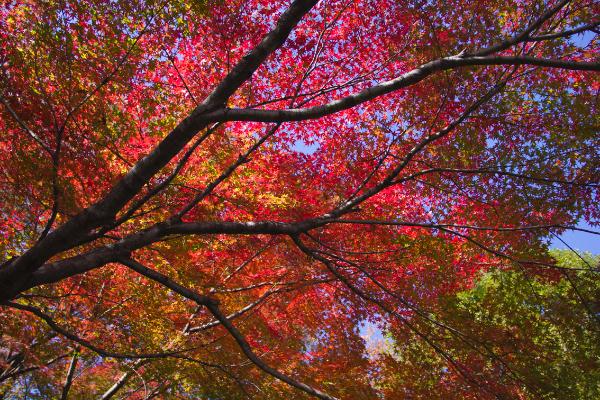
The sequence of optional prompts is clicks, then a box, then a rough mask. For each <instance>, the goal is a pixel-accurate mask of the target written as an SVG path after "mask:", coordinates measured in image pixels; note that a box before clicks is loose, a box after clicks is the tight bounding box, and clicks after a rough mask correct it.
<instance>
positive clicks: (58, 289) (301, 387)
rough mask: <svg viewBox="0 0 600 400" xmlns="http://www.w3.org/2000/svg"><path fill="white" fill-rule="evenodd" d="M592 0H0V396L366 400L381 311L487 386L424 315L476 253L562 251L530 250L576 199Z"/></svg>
mask: <svg viewBox="0 0 600 400" xmlns="http://www.w3.org/2000/svg"><path fill="white" fill-rule="evenodd" d="M598 11H600V10H599V6H598V4H596V3H594V2H592V1H587V0H583V1H566V0H563V1H551V2H542V1H524V2H522V1H508V2H500V3H496V2H491V1H490V2H488V1H484V2H466V1H464V0H453V1H444V2H434V1H421V0H419V1H408V2H394V1H388V0H365V1H355V2H351V1H346V0H321V1H317V0H296V1H293V2H292V3H291V4H289V3H288V2H268V1H262V2H258V1H253V0H248V1H233V2H221V1H211V2H200V1H199V0H196V1H193V2H177V1H175V2H156V1H128V2H105V1H100V0H89V1H84V0H81V1H74V2H65V1H46V2H36V1H12V2H5V3H4V4H3V7H2V9H1V11H0V12H1V18H0V24H1V25H0V39H1V43H2V45H1V46H2V47H1V51H0V62H1V65H2V70H1V73H2V78H1V79H2V81H1V85H0V100H1V102H2V111H1V114H0V124H1V129H2V132H3V134H2V136H1V137H0V149H1V153H0V154H1V155H2V163H1V166H0V168H1V171H2V178H1V179H0V187H1V189H2V190H1V191H0V204H2V208H1V213H2V217H3V220H4V221H3V224H2V227H1V228H0V238H1V242H0V250H1V251H2V254H3V256H4V259H5V261H4V262H3V264H2V265H1V267H0V303H1V304H2V308H1V314H0V320H1V326H2V343H3V348H4V356H3V357H4V362H3V364H2V367H3V371H4V372H2V375H1V379H2V381H3V384H4V385H5V386H4V390H5V393H7V394H8V395H9V396H25V397H28V398H36V397H38V398H54V397H56V398H90V395H91V396H96V397H99V398H103V399H108V398H113V397H115V396H122V397H123V396H124V397H129V398H152V397H162V398H178V397H183V398H218V397H226V398H236V397H240V398H242V397H248V396H253V395H256V394H259V396H260V397H265V398H283V397H285V396H289V395H290V393H293V395H294V396H297V395H298V393H300V395H302V396H304V395H305V396H307V397H311V396H314V397H317V398H321V399H332V398H374V397H377V396H378V395H380V394H381V392H379V389H378V386H377V385H376V384H374V383H373V381H372V379H371V377H372V374H370V373H369V371H370V366H371V362H372V360H370V359H369V358H368V357H365V353H364V350H365V349H364V341H363V340H362V339H361V337H360V333H359V329H358V326H360V324H361V322H364V321H372V322H376V321H379V322H380V323H383V321H385V323H386V324H390V325H391V326H392V327H393V328H392V329H393V330H402V331H404V332H407V334H409V335H410V336H411V337H412V338H413V340H415V341H419V344H420V345H427V346H429V347H430V348H431V349H432V351H433V353H432V357H434V358H436V361H435V362H440V361H441V362H443V363H445V365H446V367H445V368H447V369H449V370H452V371H454V372H455V373H456V374H455V376H456V379H459V380H460V382H461V383H460V385H461V389H460V390H462V392H461V393H469V394H470V395H471V396H472V397H473V398H497V397H498V396H500V393H504V392H503V390H504V389H503V388H500V387H496V386H494V387H488V385H487V384H486V383H485V382H487V381H486V380H485V379H484V378H481V376H480V374H489V372H490V371H489V370H487V369H485V368H480V369H479V370H477V366H472V368H467V369H465V368H464V367H463V366H462V365H461V364H460V362H459V361H457V360H456V359H455V355H454V352H453V350H452V349H448V348H445V346H446V344H447V345H451V344H452V343H450V342H448V343H441V342H440V338H439V337H436V335H435V334H434V333H431V332H430V331H429V330H426V329H423V327H422V324H437V320H435V319H434V320H432V319H431V318H430V316H429V312H430V311H428V310H430V309H432V310H433V309H435V308H436V307H440V306H439V304H440V303H439V301H442V300H440V299H444V298H445V296H448V295H452V294H453V293H456V292H458V291H463V290H468V289H469V288H470V287H471V286H472V284H473V281H474V280H475V278H476V277H477V276H478V273H479V272H480V271H488V270H495V269H499V268H500V269H503V268H518V269H523V270H524V271H527V273H529V274H534V275H536V276H541V277H543V278H544V279H559V278H560V276H562V274H563V273H567V274H568V273H571V272H572V271H568V270H565V267H564V266H560V265H557V264H556V263H555V262H554V261H553V260H552V258H551V257H549V256H548V255H547V253H546V248H547V242H548V238H549V237H550V236H551V235H557V234H560V233H561V232H563V231H564V230H565V229H579V228H577V227H576V226H575V225H576V223H577V221H579V220H580V219H582V218H583V219H585V220H587V221H588V223H590V224H592V225H595V224H597V223H598V220H599V217H600V212H599V209H598V207H597V204H598V201H599V200H600V195H599V194H600V191H599V190H598V185H599V182H598V176H599V172H600V163H599V156H598V152H597V150H596V149H597V148H598V145H599V143H598V136H597V127H598V115H600V114H599V113H598V110H597V108H598V89H599V88H600V86H599V80H598V74H597V72H598V71H599V70H600V62H598V48H597V43H598V38H597V34H598V29H599V28H598V27H599V25H600V21H598V19H597V15H598V14H599V12H598ZM567 268H570V267H567ZM584 295H585V293H584V294H582V299H580V300H581V301H580V302H579V303H577V304H576V305H572V306H573V307H584V309H585V311H586V312H588V313H591V312H593V310H592V309H591V308H589V307H588V308H585V307H586V304H587V305H589V301H588V300H589V299H586V298H584V297H583V296H584ZM457 323H461V324H462V322H461V321H458V322H457ZM444 329H447V330H448V331H449V332H450V331H452V332H455V331H456V332H460V330H461V329H462V327H461V326H453V327H450V326H448V327H445V328H444ZM480 333H481V334H486V332H485V331H482V332H480ZM474 339H477V338H474ZM528 350H531V349H529V348H525V349H524V351H528ZM486 356H487V357H488V358H489V360H491V361H490V362H500V361H502V357H503V355H502V354H496V353H495V352H494V351H491V352H489V353H488V354H486ZM387 361H388V362H389V363H393V362H394V360H393V359H388V360H387ZM390 365H391V364H390ZM273 378H275V379H273ZM513 378H514V379H515V380H519V379H522V377H520V376H518V375H516V376H513ZM506 385H507V387H511V386H510V385H511V384H510V383H506ZM448 387H449V389H448V390H450V389H452V385H449V386H448ZM455 388H456V387H455ZM457 390H458V389H457ZM532 393H536V392H532Z"/></svg>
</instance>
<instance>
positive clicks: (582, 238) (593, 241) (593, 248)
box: [550, 222, 600, 254]
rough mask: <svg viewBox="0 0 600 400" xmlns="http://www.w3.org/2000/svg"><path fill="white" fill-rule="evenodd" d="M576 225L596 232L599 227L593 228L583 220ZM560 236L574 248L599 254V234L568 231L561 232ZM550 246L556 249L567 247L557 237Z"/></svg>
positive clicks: (599, 229)
mask: <svg viewBox="0 0 600 400" xmlns="http://www.w3.org/2000/svg"><path fill="white" fill-rule="evenodd" d="M577 226H579V227H580V228H583V229H589V230H593V231H596V232H598V231H600V228H594V227H592V226H590V225H588V224H586V223H584V222H582V223H580V224H578V225H577ZM560 238H561V239H562V240H564V241H565V243H567V244H568V245H569V246H571V247H572V248H574V249H577V250H579V251H589V252H591V253H593V254H600V236H598V235H594V234H591V233H587V232H578V231H569V232H565V233H564V234H562V235H561V236H560ZM550 247H552V248H557V249H567V248H568V247H567V246H565V244H564V243H562V242H561V241H560V240H559V239H557V238H555V239H554V240H552V242H551V246H550Z"/></svg>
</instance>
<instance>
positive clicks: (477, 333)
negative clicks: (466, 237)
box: [378, 251, 600, 399]
mask: <svg viewBox="0 0 600 400" xmlns="http://www.w3.org/2000/svg"><path fill="white" fill-rule="evenodd" d="M552 255H553V256H554V257H555V258H556V260H557V261H558V265H559V266H561V267H564V268H568V269H572V270H573V271H569V274H568V275H564V276H562V277H560V278H559V279H556V280H548V279H540V278H539V277H535V276H529V275H528V274H527V272H526V271H515V270H494V271H490V272H488V273H485V274H483V275H482V276H481V277H480V278H479V279H477V282H476V284H475V285H474V287H473V288H470V289H468V290H466V291H462V292H459V293H455V294H451V295H447V296H444V299H443V300H441V301H440V302H439V303H438V304H437V307H436V309H435V310H433V312H432V314H431V315H432V318H435V319H436V320H437V322H439V323H440V324H441V323H442V321H443V324H448V325H450V326H459V327H461V333H462V334H463V335H457V334H456V332H452V331H449V330H446V329H443V328H442V327H441V326H440V325H437V326H436V325H432V324H422V326H421V329H423V330H424V331H428V333H429V335H431V336H435V337H437V338H438V341H440V342H441V343H444V348H450V349H453V351H454V352H453V357H454V359H455V360H457V361H458V362H460V363H461V365H462V366H463V367H464V368H466V369H470V370H471V371H472V376H474V377H476V378H477V379H489V378H490V377H492V379H489V380H488V381H487V382H486V384H487V385H489V387H490V389H492V390H493V391H494V392H495V393H502V394H503V395H504V397H505V398H536V397H537V398H543V399H597V398H598V396H600V375H599V374H600V364H599V360H598V355H599V354H600V349H598V343H600V341H599V340H598V339H599V337H598V335H599V331H598V320H597V318H598V315H599V311H600V304H599V303H598V301H597V299H598V294H599V291H600V286H599V284H598V279H597V277H596V273H595V272H594V271H593V269H594V268H597V266H598V261H599V260H598V257H595V258H593V257H589V256H586V257H585V258H579V257H578V256H576V255H574V254H573V253H571V252H570V251H558V252H557V251H554V252H552ZM574 282H576V284H574ZM582 298H585V299H588V301H587V303H586V304H585V306H584V307H581V301H582ZM586 308H587V309H589V310H591V312H587V310H586ZM433 316H435V317H433ZM432 327H433V329H432ZM390 338H391V339H393V341H388V344H389V345H388V346H387V347H385V348H383V349H381V357H392V358H393V359H394V361H395V362H390V363H384V362H382V363H381V364H382V365H383V368H382V369H381V370H379V371H378V373H380V374H381V376H380V377H379V379H378V382H379V385H380V386H381V388H382V390H383V391H384V392H385V393H386V395H387V396H389V397H390V398H398V397H401V394H403V393H410V394H411V396H412V397H411V398H421V397H422V398H428V399H431V398H441V399H449V398H459V399H464V398H469V395H470V394H471V393H470V391H469V390H468V387H466V386H464V384H462V382H461V379H460V378H459V377H458V376H456V372H455V371H454V370H449V369H448V368H446V366H445V365H444V363H442V362H440V360H439V359H437V358H436V357H435V353H434V352H432V350H431V348H430V347H428V346H423V343H422V342H420V341H416V340H407V338H406V337H405V336H404V335H402V334H401V333H400V335H398V334H397V331H395V330H394V331H390ZM469 338H477V340H470V339H469ZM490 350H493V351H494V352H495V353H496V354H501V355H502V358H501V359H500V358H498V359H496V360H490V358H489V354H488V352H489V351H490ZM424 375H425V376H427V378H426V379H423V378H422V377H423V376H424ZM418 376H421V378H418ZM515 378H516V379H515ZM393 395H395V397H394V396H393ZM419 396H420V397H419Z"/></svg>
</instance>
